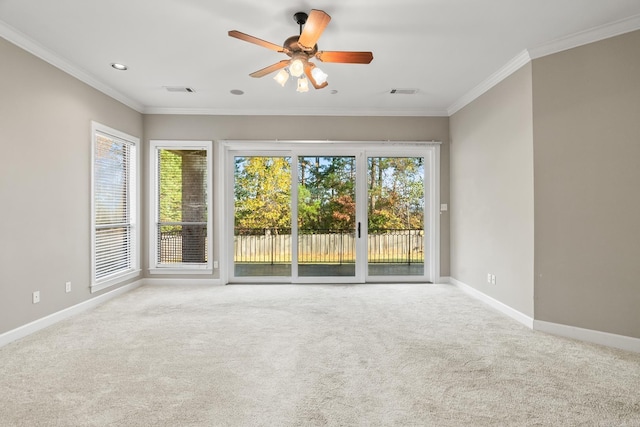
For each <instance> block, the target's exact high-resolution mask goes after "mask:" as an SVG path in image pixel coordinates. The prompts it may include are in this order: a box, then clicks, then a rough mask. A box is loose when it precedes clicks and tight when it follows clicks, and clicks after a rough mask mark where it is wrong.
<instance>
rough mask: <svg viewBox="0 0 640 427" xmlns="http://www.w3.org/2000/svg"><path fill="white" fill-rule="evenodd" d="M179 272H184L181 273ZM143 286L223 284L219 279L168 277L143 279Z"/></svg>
mask: <svg viewBox="0 0 640 427" xmlns="http://www.w3.org/2000/svg"><path fill="white" fill-rule="evenodd" d="M181 274H184V272H183V273H181ZM143 283H144V286H195V285H198V286H201V285H211V286H224V283H223V281H222V280H221V279H191V278H188V279H168V278H153V279H149V278H147V279H144V282H143Z"/></svg>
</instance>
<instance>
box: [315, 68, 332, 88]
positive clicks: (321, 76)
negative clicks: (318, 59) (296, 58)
mask: <svg viewBox="0 0 640 427" xmlns="http://www.w3.org/2000/svg"><path fill="white" fill-rule="evenodd" d="M311 76H312V77H313V79H314V80H315V81H316V83H317V84H318V85H321V84H323V83H324V82H326V81H327V77H329V76H328V75H327V73H325V72H324V71H322V70H321V69H320V68H318V67H313V70H311Z"/></svg>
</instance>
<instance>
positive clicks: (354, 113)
mask: <svg viewBox="0 0 640 427" xmlns="http://www.w3.org/2000/svg"><path fill="white" fill-rule="evenodd" d="M142 113H143V114H174V115H200V116H340V117H448V116H449V113H448V112H447V110H441V109H420V110H375V109H372V110H354V109H345V110H337V109H335V108H326V109H325V108H322V109H318V108H308V109H301V108H295V109H294V108H292V109H282V110H273V109H244V108H243V109H228V108H170V107H146V108H144V109H143V110H142Z"/></svg>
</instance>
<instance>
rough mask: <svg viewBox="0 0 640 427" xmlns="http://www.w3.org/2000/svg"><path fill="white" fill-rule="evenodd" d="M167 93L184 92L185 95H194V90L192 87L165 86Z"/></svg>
mask: <svg viewBox="0 0 640 427" xmlns="http://www.w3.org/2000/svg"><path fill="white" fill-rule="evenodd" d="M164 88H165V89H166V90H167V91H168V92H185V93H194V92H195V91H196V90H195V89H194V88H192V87H183V86H165V87H164Z"/></svg>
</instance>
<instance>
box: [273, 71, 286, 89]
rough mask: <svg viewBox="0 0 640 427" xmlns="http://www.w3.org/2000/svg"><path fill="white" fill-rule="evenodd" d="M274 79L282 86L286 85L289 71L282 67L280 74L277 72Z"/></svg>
mask: <svg viewBox="0 0 640 427" xmlns="http://www.w3.org/2000/svg"><path fill="white" fill-rule="evenodd" d="M273 80H275V81H277V82H278V84H279V85H280V86H282V87H284V84H285V83H286V82H287V80H289V73H287V70H285V69H282V70H280V72H279V73H278V74H276V76H275V77H274V78H273Z"/></svg>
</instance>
